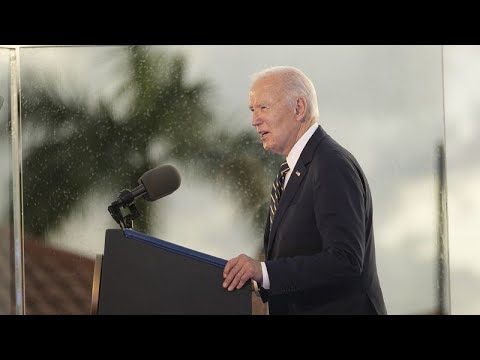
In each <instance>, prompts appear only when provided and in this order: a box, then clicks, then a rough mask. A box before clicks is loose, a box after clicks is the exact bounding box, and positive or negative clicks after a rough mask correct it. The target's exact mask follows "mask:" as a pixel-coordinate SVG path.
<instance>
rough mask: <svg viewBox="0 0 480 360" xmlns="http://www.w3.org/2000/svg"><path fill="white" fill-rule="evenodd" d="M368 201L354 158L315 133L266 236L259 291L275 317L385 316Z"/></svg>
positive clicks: (266, 229) (360, 172) (365, 185)
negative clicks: (263, 284) (264, 284)
mask: <svg viewBox="0 0 480 360" xmlns="http://www.w3.org/2000/svg"><path fill="white" fill-rule="evenodd" d="M372 216H373V212H372V197H371V194H370V189H369V186H368V183H367V179H366V177H365V175H364V173H363V171H362V169H361V168H360V165H359V164H358V163H357V161H356V160H355V158H354V157H353V155H352V154H350V153H349V152H348V151H347V150H345V149H344V148H343V147H342V146H340V145H339V144H338V143H337V142H336V141H335V140H333V139H332V138H331V137H330V136H329V135H328V134H326V132H325V131H324V130H323V129H322V128H321V127H320V126H319V128H318V129H317V130H316V131H315V133H314V134H313V136H312V137H311V138H310V140H309V141H308V143H307V144H306V146H305V148H304V150H303V151H302V154H301V155H300V158H299V160H298V162H297V164H296V166H295V168H294V169H293V171H292V174H291V176H290V179H289V181H288V183H287V187H286V188H285V190H284V192H283V195H282V197H281V199H280V203H279V205H278V210H277V213H276V215H275V218H274V220H273V225H272V229H271V231H270V230H269V229H270V221H269V219H268V216H267V224H266V228H265V238H264V241H265V259H266V261H265V264H266V266H267V270H268V275H269V279H270V289H269V290H264V289H262V290H261V295H262V299H263V301H268V304H269V313H270V314H272V315H275V314H386V308H385V304H384V300H383V295H382V290H381V288H380V283H379V280H378V275H377V268H376V262H375V244H374V237H373V225H372Z"/></svg>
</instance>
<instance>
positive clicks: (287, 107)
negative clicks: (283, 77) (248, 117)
mask: <svg viewBox="0 0 480 360" xmlns="http://www.w3.org/2000/svg"><path fill="white" fill-rule="evenodd" d="M249 102H250V110H251V111H252V125H253V126H254V127H255V129H256V130H257V132H258V133H259V134H260V138H261V140H262V142H263V148H264V149H265V150H268V151H272V152H274V153H277V154H281V155H284V156H287V155H288V153H289V152H290V150H291V149H292V147H293V145H294V144H295V141H296V138H297V134H298V130H299V122H297V121H296V120H295V115H296V114H295V106H294V105H292V104H289V103H288V102H287V99H286V96H285V93H284V90H283V86H282V83H281V81H279V80H277V79H275V78H274V77H273V76H270V77H266V78H263V79H259V80H257V81H256V82H255V83H254V84H253V85H252V87H251V89H250V93H249Z"/></svg>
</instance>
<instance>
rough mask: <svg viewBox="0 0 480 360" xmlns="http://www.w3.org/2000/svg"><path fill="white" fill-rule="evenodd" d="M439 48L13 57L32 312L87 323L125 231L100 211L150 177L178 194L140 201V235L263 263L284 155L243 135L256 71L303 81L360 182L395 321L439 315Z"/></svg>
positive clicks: (59, 52)
mask: <svg viewBox="0 0 480 360" xmlns="http://www.w3.org/2000/svg"><path fill="white" fill-rule="evenodd" d="M440 50H441V49H440V47H439V46H167V47H162V46H155V47H93V48H92V47H90V48H88V47H87V48H79V47H73V48H68V47H67V48H31V49H29V48H25V49H22V52H21V54H22V57H21V62H22V67H21V70H22V73H21V80H22V116H23V141H24V149H23V151H24V158H23V166H24V206H25V231H26V253H25V256H26V264H25V266H26V305H27V313H86V312H88V309H89V306H90V304H89V301H90V300H89V296H90V293H89V289H90V287H91V276H92V272H93V262H94V258H95V255H96V254H100V253H102V252H103V241H104V239H103V237H104V232H105V229H107V228H117V227H118V225H117V224H116V223H115V222H114V221H113V219H112V218H111V217H110V214H109V213H108V211H107V207H108V205H109V204H110V203H111V202H112V201H113V200H114V199H116V196H117V195H118V192H119V191H120V190H121V189H124V188H129V189H132V188H133V187H135V186H136V185H138V178H139V177H140V176H141V175H142V174H143V173H144V172H145V171H147V170H148V169H151V168H154V167H155V166H157V165H162V164H172V165H174V166H175V167H177V169H178V170H179V172H180V174H181V177H182V184H181V186H180V188H179V189H178V190H177V191H176V192H175V193H173V194H171V195H169V196H167V197H165V198H162V199H160V200H158V201H155V202H153V203H148V202H145V201H137V205H138V208H139V210H140V212H141V214H142V216H141V217H140V218H139V219H137V220H134V228H135V229H137V230H139V231H143V232H146V233H149V234H151V235H153V236H156V237H159V238H162V239H164V240H167V241H170V242H173V243H177V244H180V245H184V246H187V247H190V248H192V249H195V250H199V251H203V252H206V253H209V254H211V255H214V256H218V257H222V258H225V259H228V258H230V257H232V256H236V255H238V253H240V252H243V253H246V254H247V255H250V256H253V257H260V254H261V253H262V242H263V228H264V221H265V215H266V209H267V206H268V197H269V193H270V186H271V180H272V179H273V176H274V173H275V171H276V168H277V166H278V164H279V160H280V158H279V157H277V156H274V155H271V154H270V153H266V152H265V151H264V150H263V148H262V146H261V143H260V142H259V140H258V136H257V134H256V132H255V130H254V129H253V128H252V127H251V123H250V119H251V115H250V112H249V109H248V90H249V85H250V75H251V73H253V72H255V71H258V70H260V69H262V68H263V67H265V66H269V65H275V64H288V65H293V66H297V67H299V68H301V69H302V70H304V71H305V73H306V74H307V75H308V76H310V77H311V79H312V80H313V82H314V84H315V86H316V89H317V95H318V99H319V106H320V114H321V115H320V124H321V125H322V126H323V127H324V129H325V130H326V131H327V132H328V133H329V134H330V135H332V136H333V137H334V138H335V139H336V140H338V141H339V142H340V143H342V144H343V145H344V146H345V147H346V148H347V149H349V150H350V151H351V152H352V153H353V154H354V155H355V156H356V158H357V159H358V160H359V162H360V164H361V165H362V167H363V169H364V171H365V173H366V174H367V177H368V179H369V182H370V187H371V190H372V194H373V201H374V225H375V232H376V234H375V239H376V240H375V241H376V248H377V265H378V271H379V276H380V281H381V284H382V288H383V291H384V296H385V301H386V305H387V309H388V311H389V313H390V314H402V313H432V312H437V311H438V297H437V287H438V279H437V273H438V271H437V250H438V240H437V237H438V231H437V227H438V224H437V220H438V217H437V214H438V203H437V199H438V193H439V191H438V187H437V185H436V178H437V175H436V174H437V173H436V172H437V162H438V161H437V159H438V153H437V148H438V147H439V146H441V145H443V141H444V139H443V132H444V128H443V104H442V77H441V76H442V69H441V56H440V55H441V51H440ZM27 239H29V241H27ZM27 242H28V243H29V244H30V245H29V246H27ZM28 249H30V250H28ZM46 284H49V285H48V286H47V285H46ZM219 286H220V284H219ZM46 289H48V290H46ZM259 311H262V310H261V309H260V310H259Z"/></svg>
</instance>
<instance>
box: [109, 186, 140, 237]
mask: <svg viewBox="0 0 480 360" xmlns="http://www.w3.org/2000/svg"><path fill="white" fill-rule="evenodd" d="M134 199H135V196H134V194H132V192H131V191H129V190H122V191H121V192H120V194H119V195H118V200H115V201H114V202H113V203H112V204H111V205H110V206H109V207H108V212H109V213H110V215H112V218H113V220H115V221H116V222H117V223H118V225H120V228H121V229H131V228H132V227H133V220H134V219H137V218H138V217H140V211H138V209H137V207H136V206H135V204H134V203H133V200H134ZM122 208H123V209H126V210H125V211H122Z"/></svg>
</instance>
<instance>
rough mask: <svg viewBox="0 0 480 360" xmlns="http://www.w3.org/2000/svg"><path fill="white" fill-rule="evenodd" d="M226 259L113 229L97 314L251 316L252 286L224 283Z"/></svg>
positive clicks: (107, 244) (107, 242)
mask: <svg viewBox="0 0 480 360" xmlns="http://www.w3.org/2000/svg"><path fill="white" fill-rule="evenodd" d="M226 263H227V261H226V260H224V259H220V258H217V257H214V256H211V255H208V254H205V253H201V252H198V251H195V250H192V249H188V248H186V247H182V246H179V245H175V244H172V243H169V242H167V241H164V240H160V239H157V238H155V237H152V236H149V235H145V234H142V233H140V232H138V231H135V230H131V229H125V230H121V229H109V230H107V231H106V234H105V249H104V254H103V259H102V265H101V275H100V283H99V289H98V307H97V314H99V315H108V314H132V315H133V314H135V315H137V314H182V315H189V314H192V315H200V314H201V315H217V314H218V315H220V314H222V315H250V314H251V313H252V297H251V286H250V283H247V285H245V286H244V287H243V288H242V289H239V290H235V291H232V292H229V291H227V290H226V289H224V288H223V287H222V281H223V275H222V274H223V268H224V266H225V264H226Z"/></svg>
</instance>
